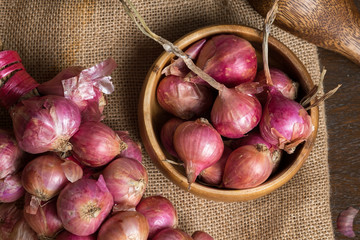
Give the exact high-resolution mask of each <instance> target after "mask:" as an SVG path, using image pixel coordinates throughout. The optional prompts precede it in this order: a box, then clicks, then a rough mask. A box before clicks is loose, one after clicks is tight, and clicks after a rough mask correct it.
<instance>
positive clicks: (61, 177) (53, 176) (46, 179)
mask: <svg viewBox="0 0 360 240" xmlns="http://www.w3.org/2000/svg"><path fill="white" fill-rule="evenodd" d="M62 163H63V160H62V159H61V158H59V157H58V156H56V155H55V154H45V155H42V156H39V157H37V158H35V159H34V160H32V161H30V162H29V163H28V164H26V166H25V167H24V169H23V171H22V176H21V182H22V185H23V187H24V188H25V190H26V191H27V192H28V193H30V194H31V195H33V196H35V197H36V198H38V199H39V200H41V201H48V200H50V199H51V198H53V197H54V196H56V195H57V194H58V193H59V192H60V191H61V190H62V189H63V188H64V187H65V186H66V185H67V184H68V183H69V180H68V179H67V178H66V176H65V173H64V171H63V168H62V166H61V164H62Z"/></svg>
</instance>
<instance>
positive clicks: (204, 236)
mask: <svg viewBox="0 0 360 240" xmlns="http://www.w3.org/2000/svg"><path fill="white" fill-rule="evenodd" d="M191 237H192V238H193V239H194V240H214V238H213V237H211V236H210V235H209V234H208V233H206V232H204V231H196V232H194V233H193V234H192V235H191Z"/></svg>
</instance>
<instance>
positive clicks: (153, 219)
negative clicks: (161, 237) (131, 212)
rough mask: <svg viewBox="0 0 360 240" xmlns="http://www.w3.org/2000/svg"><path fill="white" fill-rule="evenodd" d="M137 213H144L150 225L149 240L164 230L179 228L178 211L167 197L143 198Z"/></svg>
mask: <svg viewBox="0 0 360 240" xmlns="http://www.w3.org/2000/svg"><path fill="white" fill-rule="evenodd" d="M136 211H138V212H140V213H142V214H143V215H144V216H145V218H146V220H147V222H148V224H149V239H151V238H152V237H153V236H154V235H155V234H157V233H158V232H159V231H161V230H162V229H164V228H168V227H171V228H175V227H177V224H178V216H177V213H176V209H175V207H174V206H173V205H172V203H171V202H170V201H169V200H168V199H167V198H165V197H162V196H150V197H146V198H143V199H142V200H141V201H140V203H139V204H138V205H137V206H136Z"/></svg>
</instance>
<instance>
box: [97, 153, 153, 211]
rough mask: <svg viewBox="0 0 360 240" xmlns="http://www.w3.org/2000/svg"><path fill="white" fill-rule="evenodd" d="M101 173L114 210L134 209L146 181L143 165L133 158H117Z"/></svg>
mask: <svg viewBox="0 0 360 240" xmlns="http://www.w3.org/2000/svg"><path fill="white" fill-rule="evenodd" d="M103 175H104V179H105V182H106V186H107V188H108V189H109V191H110V193H111V194H112V196H113V198H114V202H115V206H114V210H116V211H124V210H131V209H135V207H136V205H137V204H138V203H139V202H140V200H141V198H142V196H143V194H144V192H145V190H146V186H147V183H148V175H147V172H146V169H145V167H144V166H143V165H142V164H141V163H140V162H139V161H137V160H135V159H131V158H118V159H115V160H113V161H112V162H111V163H110V164H109V165H108V166H107V167H106V168H105V169H104V171H103Z"/></svg>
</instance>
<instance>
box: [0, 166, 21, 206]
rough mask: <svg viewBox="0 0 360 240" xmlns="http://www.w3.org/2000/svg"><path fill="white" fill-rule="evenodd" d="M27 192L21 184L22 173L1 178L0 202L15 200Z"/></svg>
mask: <svg viewBox="0 0 360 240" xmlns="http://www.w3.org/2000/svg"><path fill="white" fill-rule="evenodd" d="M24 193H25V190H24V188H23V186H22V185H21V173H17V174H14V175H7V176H6V177H5V178H4V179H0V203H1V202H7V203H9V202H15V201H16V200H18V199H19V198H21V197H22V196H23V195H24Z"/></svg>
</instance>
